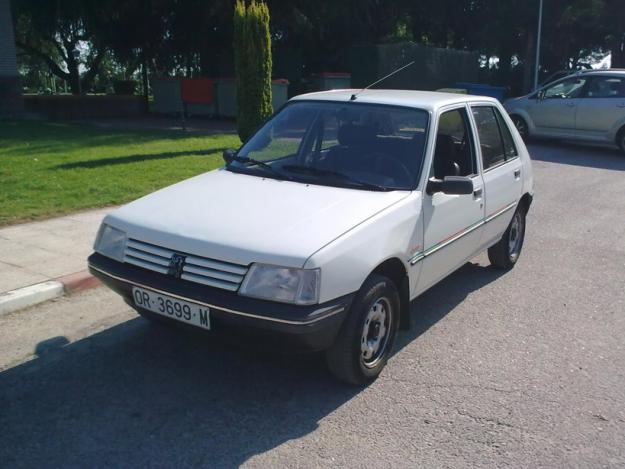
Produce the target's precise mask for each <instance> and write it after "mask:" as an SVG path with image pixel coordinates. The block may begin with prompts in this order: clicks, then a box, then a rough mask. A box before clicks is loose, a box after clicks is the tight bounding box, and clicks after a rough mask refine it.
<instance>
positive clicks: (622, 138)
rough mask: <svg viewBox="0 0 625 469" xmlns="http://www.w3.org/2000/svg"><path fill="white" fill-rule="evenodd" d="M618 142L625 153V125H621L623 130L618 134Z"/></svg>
mask: <svg viewBox="0 0 625 469" xmlns="http://www.w3.org/2000/svg"><path fill="white" fill-rule="evenodd" d="M616 144H617V145H618V147H619V149H620V150H621V152H623V153H625V127H621V130H619V131H618V133H617V134H616Z"/></svg>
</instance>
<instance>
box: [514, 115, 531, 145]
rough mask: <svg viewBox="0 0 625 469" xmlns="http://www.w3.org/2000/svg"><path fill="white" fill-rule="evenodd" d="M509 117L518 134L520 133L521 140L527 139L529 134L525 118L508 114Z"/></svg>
mask: <svg viewBox="0 0 625 469" xmlns="http://www.w3.org/2000/svg"><path fill="white" fill-rule="evenodd" d="M510 118H511V119H512V123H513V124H514V126H515V127H516V129H517V130H518V131H519V135H521V138H523V140H527V139H528V138H529V136H530V131H529V127H528V126H527V122H525V119H523V118H522V117H520V116H516V115H512V116H510Z"/></svg>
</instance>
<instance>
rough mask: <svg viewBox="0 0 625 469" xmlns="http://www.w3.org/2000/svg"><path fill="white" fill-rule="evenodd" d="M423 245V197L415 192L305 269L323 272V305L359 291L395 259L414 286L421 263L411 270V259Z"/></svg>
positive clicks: (343, 238) (326, 250)
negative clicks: (318, 269) (333, 299)
mask: <svg viewBox="0 0 625 469" xmlns="http://www.w3.org/2000/svg"><path fill="white" fill-rule="evenodd" d="M422 245H423V227H422V221H421V193H420V192H413V193H412V194H410V195H409V196H408V197H406V198H404V199H402V200H401V201H399V202H397V203H396V204H394V205H392V206H391V207H389V208H387V209H386V210H384V211H382V212H380V213H378V214H376V215H375V216H373V217H371V218H369V219H368V220H366V221H364V222H363V223H361V224H359V225H357V226H355V227H354V228H353V229H351V230H350V231H348V232H346V233H344V234H343V235H342V236H340V237H339V238H337V239H335V240H334V241H332V242H331V243H329V244H327V245H326V246H324V247H322V248H321V249H319V250H318V251H317V252H315V253H314V254H313V255H312V256H310V257H309V258H308V260H307V261H306V264H305V265H304V267H305V268H311V269H313V268H321V289H320V298H319V301H320V302H324V301H326V299H328V298H338V297H340V296H342V295H344V294H345V293H344V292H349V293H353V292H355V291H358V290H359V289H360V287H361V286H362V284H363V283H364V281H365V280H366V278H367V277H368V276H369V275H370V274H371V272H373V270H375V268H376V267H377V266H379V265H380V264H382V263H383V262H384V261H386V260H388V259H392V258H398V259H400V260H401V262H402V264H403V265H404V268H405V269H406V272H407V274H408V276H409V278H410V281H411V283H413V281H414V280H413V279H414V278H415V277H416V276H418V273H419V272H418V270H419V269H420V265H421V263H417V264H416V265H415V266H411V265H410V263H409V259H410V256H411V251H413V250H415V249H416V250H420V249H421V246H422ZM417 248H418V249H417Z"/></svg>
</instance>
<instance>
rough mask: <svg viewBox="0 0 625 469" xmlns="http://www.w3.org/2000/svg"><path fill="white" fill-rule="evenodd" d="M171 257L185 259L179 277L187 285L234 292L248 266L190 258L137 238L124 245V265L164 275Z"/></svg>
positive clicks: (197, 257)
mask: <svg viewBox="0 0 625 469" xmlns="http://www.w3.org/2000/svg"><path fill="white" fill-rule="evenodd" d="M174 254H180V255H183V256H186V258H185V262H184V267H183V269H182V275H181V276H180V278H181V279H183V280H188V281H189V282H195V283H201V284H204V285H208V286H211V287H216V288H223V289H224V290H230V291H236V290H238V289H239V286H240V285H241V282H242V281H243V278H244V277H245V274H246V273H247V267H245V266H242V265H239V264H232V263H230V262H223V261H218V260H215V259H209V258H207V257H199V256H193V255H191V254H186V253H183V252H179V251H173V250H171V249H167V248H163V247H160V246H155V245H154V244H149V243H144V242H143V241H138V240H136V239H129V240H128V242H127V243H126V250H125V252H124V262H127V263H128V264H133V265H136V266H138V267H143V268H144V269H148V270H152V271H154V272H158V273H161V274H167V273H168V272H169V262H170V260H171V257H172V256H173V255H174Z"/></svg>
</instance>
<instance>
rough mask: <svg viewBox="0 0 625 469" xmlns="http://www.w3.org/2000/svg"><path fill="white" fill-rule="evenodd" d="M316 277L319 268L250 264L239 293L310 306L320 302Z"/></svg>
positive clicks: (318, 274) (317, 276)
mask: <svg viewBox="0 0 625 469" xmlns="http://www.w3.org/2000/svg"><path fill="white" fill-rule="evenodd" d="M319 277H320V270H319V269H292V268H289V267H277V266H273V265H266V264H252V266H251V267H250V270H249V271H248V272H247V275H246V276H245V280H243V284H242V285H241V290H240V293H241V295H245V296H251V297H254V298H262V299H264V300H272V301H280V302H282V303H294V304H298V305H312V304H315V303H317V302H318V301H319Z"/></svg>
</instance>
